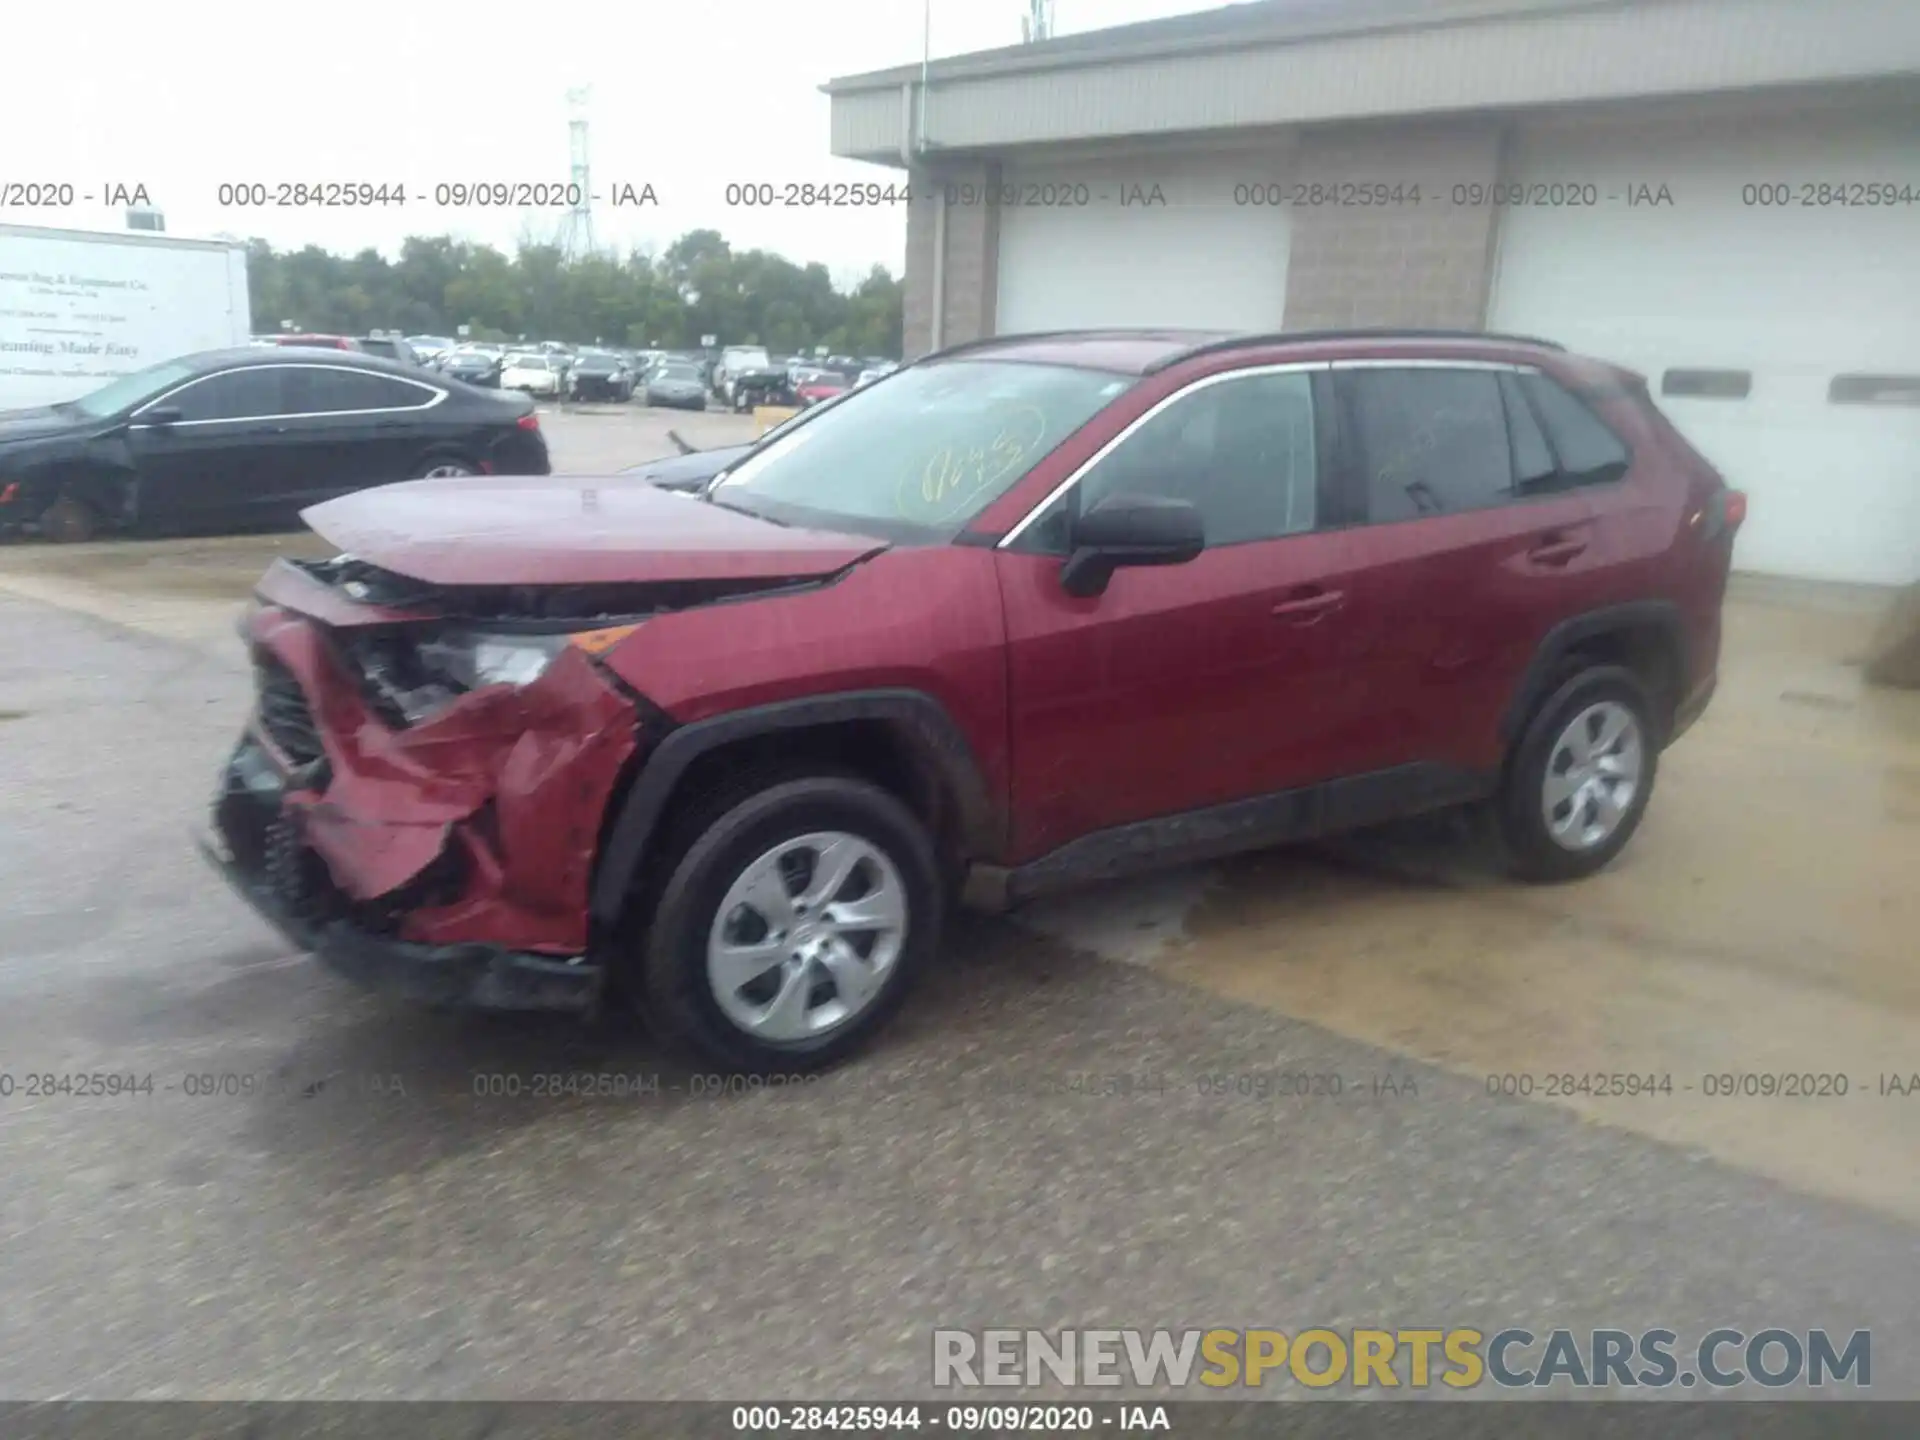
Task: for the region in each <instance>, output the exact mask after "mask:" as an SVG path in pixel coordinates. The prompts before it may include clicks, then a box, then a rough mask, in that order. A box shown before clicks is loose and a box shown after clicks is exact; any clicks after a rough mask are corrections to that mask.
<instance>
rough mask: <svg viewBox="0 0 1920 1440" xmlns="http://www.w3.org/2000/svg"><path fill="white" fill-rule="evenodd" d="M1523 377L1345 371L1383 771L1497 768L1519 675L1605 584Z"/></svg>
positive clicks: (1404, 364) (1499, 372)
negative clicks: (1377, 650) (1379, 658)
mask: <svg viewBox="0 0 1920 1440" xmlns="http://www.w3.org/2000/svg"><path fill="white" fill-rule="evenodd" d="M1521 368H1522V367H1516V366H1512V365H1498V364H1475V363H1471V362H1453V361H1354V362H1346V363H1342V364H1337V365H1336V366H1335V367H1334V379H1335V384H1336V386H1337V387H1338V390H1339V393H1340V399H1341V414H1342V420H1343V425H1344V431H1345V434H1346V435H1347V436H1348V437H1349V439H1350V442H1351V443H1350V446H1349V448H1348V451H1347V453H1348V455H1349V457H1350V461H1351V463H1350V465H1349V467H1348V470H1347V475H1346V479H1347V482H1348V485H1349V487H1350V495H1351V503H1352V504H1353V506H1354V509H1355V511H1356V513H1357V514H1358V516H1359V517H1360V519H1361V521H1362V523H1361V524H1360V525H1359V526H1358V527H1357V528H1356V529H1355V530H1354V531H1353V533H1352V542H1353V545H1354V565H1355V569H1356V572H1357V574H1358V575H1359V576H1361V577H1363V579H1362V580H1361V582H1360V583H1358V584H1357V585H1356V590H1357V591H1358V592H1359V593H1361V594H1363V595H1365V596H1366V597H1367V599H1368V603H1369V604H1370V605H1377V606H1379V607H1380V609H1379V611H1378V612H1377V613H1370V614H1369V615H1367V616H1366V617H1364V623H1365V624H1366V625H1368V626H1369V627H1373V628H1374V630H1375V633H1378V634H1380V635H1381V636H1382V637H1383V646H1384V649H1385V651H1386V652H1387V653H1388V654H1389V655H1390V656H1391V660H1390V662H1389V663H1388V664H1387V665H1386V666H1385V667H1384V668H1383V671H1382V678H1383V680H1384V682H1385V683H1384V684H1383V685H1382V686H1381V689H1380V691H1379V693H1378V694H1377V695H1376V696H1375V697H1374V703H1373V704H1372V705H1371V706H1370V707H1369V709H1368V714H1367V719H1366V722H1365V723H1366V725H1367V727H1368V729H1369V732H1370V734H1371V736H1372V738H1373V739H1374V740H1375V741H1377V743H1378V745H1379V747H1380V756H1381V760H1382V761H1383V763H1385V764H1394V765H1397V764H1406V763H1411V762H1418V761H1427V762H1436V763H1441V764H1446V765H1450V766H1455V767H1459V768H1461V769H1465V770H1473V771H1480V772H1485V771H1488V770H1491V769H1492V768H1494V767H1495V766H1497V765H1498V764H1499V762H1500V755H1501V742H1500V739H1499V720H1500V716H1501V714H1502V712H1503V710H1504V708H1505V706H1506V704H1507V701H1508V699H1509V697H1510V696H1511V695H1512V694H1513V692H1514V688H1515V686H1516V685H1517V684H1518V682H1519V678H1520V675H1521V673H1522V671H1523V670H1524V669H1525V667H1526V664H1527V662H1528V660H1529V659H1530V658H1531V657H1532V655H1533V653H1534V650H1535V649H1536V648H1537V646H1538V645H1539V643H1540V641H1541V639H1543V638H1544V637H1545V635H1546V633H1547V631H1548V630H1550V629H1551V628H1552V627H1553V626H1554V625H1555V624H1557V623H1558V622H1559V621H1561V620H1563V619H1565V618H1567V617H1569V616H1571V615H1573V614H1576V613H1578V612H1579V611H1580V610H1582V609H1584V608H1586V606H1587V597H1588V596H1589V595H1590V593H1591V591H1592V588H1593V584H1594V579H1595V576H1596V575H1597V574H1599V573H1600V569H1601V566H1602V563H1603V562H1602V560H1601V557H1600V554H1599V547H1597V546H1596V545H1595V543H1594V542H1595V535H1594V522H1593V512H1592V510H1591V508H1590V506H1589V503H1588V498H1587V494H1586V492H1585V490H1584V489H1583V488H1582V487H1580V486H1576V485H1571V484H1568V483H1567V482H1566V480H1565V478H1564V477H1563V476H1562V475H1561V474H1560V473H1559V469H1558V466H1557V464H1556V462H1555V459H1554V456H1553V453H1552V451H1551V449H1550V448H1549V447H1548V444H1547V441H1546V439H1545V436H1544V434H1543V433H1542V430H1541V427H1540V424H1539V421H1538V419H1537V417H1536V415H1535V413H1534V412H1533V410H1532V408H1531V406H1530V405H1529V404H1528V403H1527V402H1526V400H1525V398H1524V397H1523V395H1522V393H1521V391H1520V388H1519V382H1520V380H1521Z"/></svg>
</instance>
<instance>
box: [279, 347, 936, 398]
mask: <svg viewBox="0 0 1920 1440" xmlns="http://www.w3.org/2000/svg"><path fill="white" fill-rule="evenodd" d="M255 343H256V344H258V345H263V346H285V345H299V346H305V347H309V348H313V347H324V348H328V349H339V350H349V351H357V352H360V353H364V354H370V355H380V356H382V357H384V358H386V359H390V360H394V361H397V362H399V363H402V364H412V365H418V366H421V367H423V368H426V369H432V370H439V371H442V372H444V373H446V374H448V375H451V376H453V377H454V378H455V379H458V380H464V381H465V382H466V383H467V384H469V385H479V386H483V387H485V388H488V389H503V390H519V391H521V392H522V393H523V394H527V395H533V396H537V397H540V398H542V399H551V400H583V401H584V400H600V401H610V402H613V403H615V404H624V403H625V402H627V401H629V400H631V399H633V398H634V397H635V396H636V395H640V396H644V397H645V398H646V399H647V401H648V403H649V404H665V405H676V406H683V407H685V406H691V405H692V404H693V401H692V398H691V397H690V396H689V395H688V394H687V392H686V372H687V371H688V370H689V369H691V370H692V371H693V372H694V374H695V377H696V378H697V379H698V381H699V384H700V390H701V402H700V403H701V408H705V405H706V404H707V402H708V401H709V400H713V401H717V402H718V403H719V404H721V405H723V406H725V407H726V408H728V409H730V410H734V411H745V410H749V409H752V408H753V407H754V406H756V405H778V406H792V407H795V408H804V407H806V406H808V405H814V404H818V403H819V402H820V401H821V400H824V399H828V398H830V397H831V396H834V395H837V394H840V393H841V392H842V391H845V390H851V389H854V388H856V387H858V386H861V385H868V384H871V383H872V382H873V381H875V380H877V379H879V378H880V377H881V376H883V375H887V374H890V373H891V372H892V371H894V370H896V369H898V368H899V363H898V362H897V361H893V360H887V359H883V358H880V357H876V356H865V357H856V356H851V355H826V356H815V357H811V358H809V357H806V356H794V357H792V358H787V359H782V358H776V357H774V356H773V355H771V354H769V352H768V350H767V348H766V347H765V346H764V345H729V346H727V347H725V348H724V349H722V350H721V351H720V352H719V354H718V355H717V356H710V355H709V354H707V353H706V352H702V351H695V352H691V353H688V352H675V351H665V350H625V349H615V348H611V347H603V346H578V347H575V346H570V345H564V344H562V343H560V342H558V341H552V340H548V341H540V342H538V343H534V344H521V345H503V344H498V343H494V342H490V341H459V340H453V339H449V338H448V337H446V336H442V335H410V336H407V337H406V338H405V339H402V338H401V337H399V336H397V335H375V336H349V335H317V334H305V333H302V334H285V335H263V336H260V337H258V338H257V339H256V341H255ZM669 371H670V373H669ZM656 381H659V382H660V383H658V384H656V383H655V382H656ZM656 396H658V397H661V398H658V399H656V398H655V397H656Z"/></svg>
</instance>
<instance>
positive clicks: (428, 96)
mask: <svg viewBox="0 0 1920 1440" xmlns="http://www.w3.org/2000/svg"><path fill="white" fill-rule="evenodd" d="M4 8H5V9H6V10H7V12H8V14H7V22H6V30H7V32H8V33H7V36H6V42H5V48H6V50H7V64H6V67H5V68H6V72H7V73H6V77H5V80H4V82H3V83H0V190H3V189H4V187H5V185H6V183H7V182H49V181H51V182H68V183H71V184H72V185H73V186H74V187H75V191H76V194H77V195H84V194H86V193H93V194H94V195H96V196H100V195H102V194H103V193H104V192H103V189H102V187H103V186H104V185H106V184H108V183H112V182H121V183H124V184H126V185H129V186H131V185H133V184H135V183H140V184H144V185H145V186H146V187H147V190H148V192H149V194H150V195H151V196H152V198H153V200H154V203H156V204H157V205H159V206H160V207H161V209H162V210H163V211H164V212H165V214H166V220H167V228H168V230H169V231H171V232H174V233H177V234H181V235H195V236H206V235H213V234H218V233H223V232H225V233H234V234H238V235H241V236H255V235H257V236H260V237H262V238H264V239H266V240H268V241H270V242H271V243H273V244H274V245H275V246H277V247H297V246H300V245H304V244H310V243H311V244H318V245H321V246H324V247H326V248H328V249H331V250H342V251H350V250H356V249H359V248H362V247H364V246H367V245H374V246H378V247H380V248H381V249H383V250H386V251H388V252H389V253H392V252H393V251H395V250H396V249H397V247H398V245H399V242H400V241H401V240H402V239H403V238H405V237H406V236H407V235H409V234H447V233H452V234H457V235H462V236H465V237H467V238H471V239H475V240H484V241H488V242H491V243H493V244H497V245H501V246H503V247H508V248H510V247H511V246H512V245H513V244H514V243H515V242H516V241H517V240H518V238H519V237H520V236H521V235H522V234H523V233H524V232H525V230H526V227H527V226H528V224H529V223H532V224H534V225H535V226H536V227H537V233H538V234H539V235H540V236H541V237H542V238H551V237H552V236H553V234H554V232H555V231H556V229H557V226H558V222H559V219H560V213H561V212H559V211H543V212H536V213H535V214H534V215H533V216H532V217H529V216H528V215H527V214H525V213H523V212H519V211H500V210H484V209H467V210H450V209H440V208H437V207H435V206H434V205H433V204H432V203H431V198H432V191H433V188H434V186H435V184H436V183H438V182H441V181H448V182H458V181H527V182H540V181H546V182H555V183H564V182H565V181H566V180H567V178H568V151H567V121H568V114H569V110H568V102H567V90H568V88H569V87H571V86H579V85H584V86H588V87H590V99H589V114H590V119H591V129H590V135H591V147H592V151H591V164H592V175H593V182H594V185H593V188H594V190H595V191H596V192H597V193H598V194H600V195H601V196H602V197H603V198H602V201H601V203H599V204H598V205H596V207H595V216H594V230H595V239H596V241H598V242H599V243H601V244H603V245H604V244H608V243H611V244H613V245H615V246H617V247H618V248H620V249H621V250H625V249H626V248H627V247H628V246H630V245H633V244H641V245H647V244H651V245H652V246H653V247H654V248H655V249H656V250H657V249H664V248H665V246H666V245H667V244H668V243H670V242H671V241H672V240H673V239H674V238H675V237H677V236H679V235H680V234H682V233H684V232H685V231H687V230H690V229H693V228H695V227H698V226H711V227H713V228H715V229H718V230H719V231H720V232H721V233H722V234H724V235H725V236H726V237H727V238H728V240H729V241H731V242H732V243H733V245H734V246H735V247H736V248H738V249H751V248H755V247H761V248H765V249H769V250H774V251H777V252H779V253H781V254H784V255H787V256H788V257H790V258H792V259H794V260H796V261H802V262H804V261H809V260H819V261H822V262H824V263H825V264H826V265H827V266H828V267H829V268H830V269H831V270H832V271H833V273H834V275H835V278H836V279H838V280H841V281H843V282H844V281H846V280H848V279H850V278H852V277H854V276H857V275H858V274H860V273H862V272H864V271H865V269H866V268H867V267H868V266H870V265H872V264H873V263H874V262H876V261H877V262H879V263H881V264H884V265H886V266H888V267H889V268H890V269H892V270H893V271H894V272H895V273H896V274H897V273H899V270H900V268H901V265H902V262H903V257H904V253H905V247H906V220H905V215H904V213H903V212H872V211H860V210H820V209H816V210H811V211H801V210H777V211H765V210H753V209H745V208H730V207H729V206H728V205H727V204H726V200H725V193H726V186H727V184H728V182H730V181H752V180H767V181H773V182H775V183H779V182H782V181H788V180H816V181H818V180H827V181H831V180H885V179H888V178H889V177H891V176H892V175H894V174H895V173H896V172H892V171H888V170H885V169H883V168H881V167H877V166H871V165H864V164H860V163H857V162H855V161H850V160H835V159H833V158H831V157H830V156H829V155H828V103H827V98H826V96H824V95H822V94H821V93H820V92H819V87H820V85H822V84H823V83H825V82H826V81H827V80H829V79H832V78H833V77H834V76H837V75H849V74H856V73H859V72H861V71H865V70H880V69H886V68H888V67H890V66H895V65H905V64H913V63H917V62H918V61H919V59H920V56H921V49H922V18H923V14H924V3H923V0H734V3H731V4H729V3H725V0H625V3H624V4H622V3H619V0H614V3H592V4H538V3H524V4H508V3H502V0H465V3H460V0H454V3H446V0H442V3H434V4H429V3H426V0H380V3H370V0H331V3H328V4H324V5H309V6H276V5H272V4H264V3H260V0H248V3H244V4H243V3H238V0H186V3H184V4H173V5H146V4H129V5H125V6H119V7H114V8H113V10H112V11H111V12H108V11H105V10H100V9H97V8H87V7H81V8H78V9H76V8H75V7H74V6H73V5H70V4H68V5H59V4H41V3H27V0H22V3H17V4H7V5H5V6H4ZM931 8H932V25H931V34H932V45H933V53H934V56H935V58H938V57H940V56H943V55H955V54H961V53H964V52H966V51H971V50H983V49H991V48H994V47H996V46H1000V45H1010V44H1015V43H1017V42H1018V41H1019V38H1020V18H1021V16H1022V15H1023V14H1024V13H1025V11H1026V8H1027V7H1026V3H1025V0H931ZM1209 8H1212V6H1211V4H1210V3H1209V0H1055V10H1054V19H1055V29H1056V32H1057V33H1060V34H1068V33H1072V32H1078V31H1084V30H1096V29H1101V28H1104V27H1106V26H1108V25H1118V24H1125V23H1127V22H1129V21H1134V20H1144V19H1152V18H1155V17H1158V16H1162V15H1172V14H1179V13H1183V12H1188V11H1193V10H1204V9H1209ZM87 17H91V18H90V19H89V18H87ZM362 180H365V181H372V182H375V183H392V182H403V183H404V184H405V185H406V187H407V190H408V192H409V194H410V195H412V194H417V193H423V192H424V193H425V194H426V196H427V198H428V203H426V204H420V203H416V202H415V201H413V200H411V199H409V201H408V203H407V205H406V207H405V208H404V209H389V210H371V211H365V210H359V211H356V210H319V209H305V210H245V211H242V210H233V209H224V208H222V207H221V206H220V204H219V203H218V199H219V186H220V185H221V184H222V182H243V181H244V182H251V181H262V182H268V183H272V182H275V181H306V182H309V183H315V182H326V181H362ZM622 182H627V183H631V184H632V185H633V186H634V189H635V191H636V192H638V191H639V190H640V187H641V186H642V185H644V184H646V183H649V182H650V183H651V184H652V185H653V188H654V192H655V194H656V195H657V196H658V199H659V204H658V206H657V207H647V208H640V209H615V208H613V207H612V206H611V205H609V204H608V203H606V197H607V196H608V195H609V194H610V191H611V188H612V187H613V186H615V185H617V184H620V183H622ZM5 198H8V197H6V196H5V195H4V194H0V199H5ZM0 221H4V222H10V223H14V224H34V225H55V226H64V227H67V228H73V229H100V228H112V229H119V228H122V226H123V224H124V220H123V216H122V214H121V212H120V211H118V210H115V209H109V208H107V207H106V206H104V205H102V204H100V203H98V202H97V201H96V203H94V204H91V205H89V204H87V203H85V202H84V201H82V202H80V203H78V204H76V205H75V206H74V207H73V208H72V209H69V210H65V211H59V210H44V209H43V210H25V209H20V208H17V207H16V208H10V209H0Z"/></svg>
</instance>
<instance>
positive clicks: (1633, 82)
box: [824, 0, 1920, 165]
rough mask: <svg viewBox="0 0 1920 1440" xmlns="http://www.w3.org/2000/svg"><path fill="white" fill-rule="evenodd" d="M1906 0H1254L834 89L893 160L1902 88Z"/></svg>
mask: <svg viewBox="0 0 1920 1440" xmlns="http://www.w3.org/2000/svg"><path fill="white" fill-rule="evenodd" d="M1916 73H1920V0H1257V3H1253V4H1245V5H1233V6H1228V7H1227V8H1225V9H1222V10H1210V11H1205V12H1202V13H1200V14H1198V15H1186V16H1179V17H1175V18H1174V19H1170V20H1160V21H1151V22H1148V23H1146V24H1142V25H1128V26H1122V27H1119V28H1117V29H1112V30H1101V31H1093V32H1090V33H1087V34H1081V35H1071V36H1063V37H1060V38H1057V39H1054V40H1049V41H1044V42H1041V43H1039V44H1035V45H1023V46H1016V47H1013V48H1011V49H1006V50H992V51H983V52H980V53H978V54H973V55H961V56H956V57H953V58H951V59H947V60H941V61H937V62H935V63H934V64H933V65H932V66H931V67H930V68H929V70H928V77H927V78H928V84H927V85H926V87H925V95H924V96H922V94H921V88H922V86H921V68H920V67H919V66H918V65H912V66H901V67H899V68H897V69H892V70H883V71H877V72H873V73H871V74H866V75H855V76H849V77H845V78H842V79H837V80H834V81H832V82H831V83H829V84H828V85H826V86H825V87H824V89H825V90H826V92H827V93H828V94H829V95H830V96H831V98H832V116H833V123H832V151H833V153H834V154H835V155H837V156H843V157H846V158H850V159H858V160H868V161H874V162H878V163H881V164H888V165H904V164H906V163H908V160H909V158H910V157H912V158H914V159H923V158H933V157H937V156H938V155H940V154H947V155H966V154H974V155H980V154H986V155H992V154H996V153H1000V152H1004V151H1009V150H1014V149H1018V148H1022V147H1027V146H1038V145H1048V146H1051V145H1068V144H1075V143H1079V144H1096V145H1097V144H1111V143H1112V142H1114V141H1118V140H1125V141H1127V142H1128V143H1129V144H1133V143H1148V144H1150V143H1152V142H1153V141H1155V140H1161V141H1165V140H1170V139H1173V138H1175V137H1192V136H1203V135H1209V134H1213V135H1218V134H1221V133H1223V132H1247V131H1256V130H1266V131H1269V132H1272V131H1284V130H1287V129H1290V128H1294V127H1299V126H1306V125H1317V124H1331V123H1338V122H1343V121H1358V120H1365V119H1387V118H1395V117H1415V116H1439V115H1449V114H1453V115H1458V114H1466V113H1471V112H1476V111H1511V110H1540V109H1551V108H1554V107H1561V106H1579V105H1587V104H1593V103H1596V102H1601V103H1603V102H1608V101H1616V102H1617V101H1631V100H1636V99H1648V100H1653V99H1667V98H1675V97H1685V96H1696V95H1712V94H1716V93H1727V92H1755V91H1768V90H1779V89H1789V88H1794V87H1808V86H1825V85H1832V84H1836V83H1848V82H1861V81H1875V80H1882V79H1893V78H1897V77H1911V76H1913V75H1915V74H1916Z"/></svg>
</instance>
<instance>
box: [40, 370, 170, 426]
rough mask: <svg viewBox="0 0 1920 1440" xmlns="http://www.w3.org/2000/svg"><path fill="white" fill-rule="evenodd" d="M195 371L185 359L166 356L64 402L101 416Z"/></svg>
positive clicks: (100, 417) (147, 396) (138, 401)
mask: <svg viewBox="0 0 1920 1440" xmlns="http://www.w3.org/2000/svg"><path fill="white" fill-rule="evenodd" d="M195 373H196V371H195V370H194V367H193V366H191V365H189V364H187V363H186V362H185V361H181V360H168V361H166V362H165V363H164V364H160V365H154V366H151V367H149V368H148V369H145V370H136V371H134V373H133V374H131V375H123V376H121V377H120V378H119V379H118V380H115V381H114V382H112V383H111V384H109V385H103V386H101V387H100V388H99V389H98V390H96V391H94V392H93V393H92V394H91V395H82V396H81V397H80V398H79V399H78V400H73V401H69V402H68V403H69V404H70V405H71V406H72V407H73V408H74V409H75V410H78V411H79V412H80V413H81V414H83V415H91V416H92V417H93V418H94V419H96V420H104V419H106V417H107V416H109V415H117V414H119V412H120V411H122V410H125V409H128V408H129V407H131V406H134V405H138V404H139V403H140V402H141V401H143V400H150V399H152V398H153V397H154V396H156V395H158V394H160V393H161V392H162V391H165V390H171V389H172V388H173V387H174V386H175V385H178V384H179V383H180V382H181V381H183V380H191V379H192V378H193V376H194V375H195Z"/></svg>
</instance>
